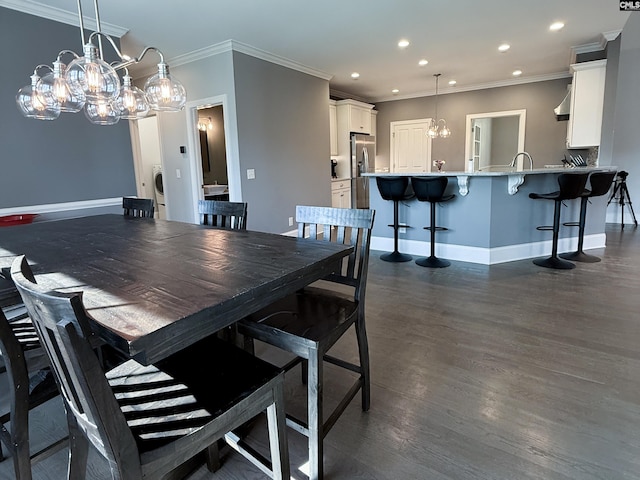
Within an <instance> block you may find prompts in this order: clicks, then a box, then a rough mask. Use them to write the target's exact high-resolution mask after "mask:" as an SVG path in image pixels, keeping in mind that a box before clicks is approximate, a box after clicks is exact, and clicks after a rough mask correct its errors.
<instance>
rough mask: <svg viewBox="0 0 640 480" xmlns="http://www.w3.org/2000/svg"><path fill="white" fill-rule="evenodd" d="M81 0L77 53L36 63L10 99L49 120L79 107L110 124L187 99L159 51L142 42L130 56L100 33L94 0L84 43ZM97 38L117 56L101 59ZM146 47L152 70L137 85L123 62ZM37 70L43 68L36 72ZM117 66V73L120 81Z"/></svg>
mask: <svg viewBox="0 0 640 480" xmlns="http://www.w3.org/2000/svg"><path fill="white" fill-rule="evenodd" d="M81 1H82V0H78V17H79V22H80V36H81V38H82V44H83V56H79V55H77V54H76V53H75V52H73V51H71V50H62V51H61V52H60V53H59V54H58V57H57V58H56V60H55V61H54V62H53V63H52V66H49V65H42V64H41V65H38V66H37V67H36V68H35V69H34V71H33V75H31V83H30V84H29V85H27V86H25V87H23V88H21V89H20V90H19V91H18V94H17V95H16V104H17V106H18V109H19V110H20V111H21V112H22V114H23V115H24V116H25V117H27V118H35V119H38V120H55V119H57V118H58V117H59V116H60V113H62V112H64V113H78V112H79V111H80V110H83V111H84V114H85V116H86V117H87V119H88V120H89V121H90V122H91V123H94V124H96V125H114V124H115V123H117V122H118V121H119V120H120V119H127V120H136V119H140V118H144V117H145V116H146V115H147V114H148V113H149V112H150V111H151V110H155V111H161V112H177V111H180V110H182V109H183V107H184V105H185V103H186V101H187V94H186V91H185V89H184V87H183V86H182V84H181V83H180V82H179V81H178V80H176V79H175V78H174V77H172V76H171V75H170V74H169V66H168V65H167V64H166V63H165V61H164V56H163V55H162V52H160V50H158V49H157V48H155V47H145V48H144V49H143V50H142V52H141V53H140V55H138V57H136V58H130V57H128V56H127V55H123V54H122V53H121V52H120V49H119V48H118V46H117V45H116V43H115V42H114V40H113V39H112V38H111V37H110V36H109V35H106V34H104V33H102V32H101V28H100V14H99V10H98V0H94V8H95V13H96V25H97V30H96V31H95V32H93V33H91V34H90V35H89V37H88V39H87V40H86V42H85V32H84V21H83V16H82V4H81ZM103 39H105V40H106V41H107V42H108V43H109V44H110V45H111V46H112V47H113V49H114V50H115V52H116V54H117V56H118V58H119V60H118V61H116V62H113V63H111V64H109V63H107V62H105V61H104V56H103V53H102V40H103ZM96 42H97V44H98V46H96ZM150 51H153V52H155V53H156V54H158V56H159V57H160V62H159V63H158V71H157V73H156V74H155V75H153V76H151V77H149V79H147V81H146V82H145V85H144V89H143V90H141V89H139V88H138V87H136V86H135V85H133V82H132V78H131V76H130V75H129V70H128V68H127V67H129V66H131V65H134V64H136V63H138V62H140V61H141V60H142V58H143V57H144V56H145V55H146V54H147V53H148V52H150ZM66 57H70V58H71V61H70V62H69V64H65V63H63V59H64V58H66ZM43 70H48V72H47V73H46V74H44V75H43V76H41V72H42V71H43ZM118 71H122V72H123V76H122V82H121V81H120V77H119V74H118Z"/></svg>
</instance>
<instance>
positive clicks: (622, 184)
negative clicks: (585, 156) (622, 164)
mask: <svg viewBox="0 0 640 480" xmlns="http://www.w3.org/2000/svg"><path fill="white" fill-rule="evenodd" d="M628 176H629V172H625V171H624V170H622V171H620V172H618V178H619V179H617V180H616V182H615V187H614V188H613V192H611V196H610V197H609V201H608V202H607V206H609V204H610V203H611V200H614V199H615V200H616V201H617V203H618V204H619V205H620V207H622V229H623V230H624V206H625V203H626V205H627V206H628V207H629V210H630V211H631V216H632V217H633V223H634V224H635V226H636V227H637V226H638V221H637V220H636V214H635V212H634V211H633V205H632V204H631V197H630V196H629V190H628V189H627V177H628Z"/></svg>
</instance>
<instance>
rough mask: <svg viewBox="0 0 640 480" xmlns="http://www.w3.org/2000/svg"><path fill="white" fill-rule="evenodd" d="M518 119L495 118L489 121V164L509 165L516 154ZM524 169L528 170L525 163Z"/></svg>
mask: <svg viewBox="0 0 640 480" xmlns="http://www.w3.org/2000/svg"><path fill="white" fill-rule="evenodd" d="M519 125H520V122H519V121H518V117H497V118H493V119H491V132H492V134H491V163H492V164H494V165H509V164H510V163H511V161H512V160H513V157H514V155H515V154H516V153H518V130H519ZM523 165H524V168H529V166H528V165H527V162H525V163H523Z"/></svg>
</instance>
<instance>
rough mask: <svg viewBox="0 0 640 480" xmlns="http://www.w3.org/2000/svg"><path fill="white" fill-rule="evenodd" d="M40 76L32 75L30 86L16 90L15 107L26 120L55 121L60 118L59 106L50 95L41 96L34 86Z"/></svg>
mask: <svg viewBox="0 0 640 480" xmlns="http://www.w3.org/2000/svg"><path fill="white" fill-rule="evenodd" d="M39 81H40V76H39V75H38V74H36V73H34V74H33V75H32V76H31V85H27V86H25V87H22V88H21V89H20V90H18V94H17V95H16V105H17V106H18V109H19V110H20V112H21V113H22V115H24V116H25V117H27V118H35V119H38V120H55V119H56V118H58V117H59V116H60V104H59V103H58V102H57V101H56V99H55V97H54V96H53V95H52V94H51V93H45V94H41V93H39V92H38V90H37V88H36V86H37V84H38V82H39Z"/></svg>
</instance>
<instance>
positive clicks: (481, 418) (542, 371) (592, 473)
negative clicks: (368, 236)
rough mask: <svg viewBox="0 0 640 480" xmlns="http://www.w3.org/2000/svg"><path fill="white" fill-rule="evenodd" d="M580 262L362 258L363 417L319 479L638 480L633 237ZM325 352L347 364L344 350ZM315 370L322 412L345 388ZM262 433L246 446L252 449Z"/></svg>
mask: <svg viewBox="0 0 640 480" xmlns="http://www.w3.org/2000/svg"><path fill="white" fill-rule="evenodd" d="M589 253H592V254H595V255H598V256H601V257H602V262H600V263H594V264H578V266H577V268H576V269H574V270H569V271H566V270H565V271H560V270H548V269H544V268H541V267H537V266H535V265H533V264H532V263H531V261H530V260H523V261H518V262H510V263H505V264H500V265H493V266H491V267H488V266H483V265H476V264H470V263H462V262H455V261H454V262H452V265H451V266H450V267H449V268H445V269H426V268H422V267H419V266H417V265H415V264H414V263H413V262H411V263H402V264H390V263H385V262H382V261H380V260H379V258H378V257H379V254H380V252H372V255H371V263H370V269H369V283H368V289H367V325H368V334H369V343H370V352H371V362H372V379H373V385H372V396H371V398H372V407H371V410H370V411H369V412H368V413H362V411H361V410H360V405H359V401H354V402H353V403H352V404H351V405H350V406H349V408H348V409H347V411H346V412H345V414H344V415H343V417H342V418H341V419H340V420H339V421H338V423H337V424H336V426H335V427H334V428H333V430H332V431H331V432H330V433H329V435H328V436H327V437H326V439H325V445H326V447H325V472H326V475H325V478H327V479H377V480H397V479H455V480H458V479H469V480H471V479H473V480H477V479H509V480H511V479H514V480H516V479H517V480H521V479H544V480H553V479H558V480H559V479H580V480H582V479H607V480H609V479H640V314H639V311H640V232H639V231H638V230H636V229H634V228H631V227H630V226H627V227H626V228H625V230H624V231H622V230H621V229H620V226H618V225H610V226H608V228H607V248H606V249H599V250H591V251H589ZM335 350H336V353H338V354H341V355H344V356H347V357H350V358H352V359H355V357H356V355H357V353H356V349H355V337H354V336H347V337H346V338H344V339H343V340H341V342H340V343H339V344H338V345H336V347H335ZM258 351H259V352H260V353H261V354H263V355H265V356H267V357H268V358H270V359H272V360H279V357H280V354H279V353H277V352H273V351H271V350H269V351H267V350H266V348H264V347H260V348H259V350H258ZM325 372H326V376H327V377H328V379H327V385H326V387H325V395H326V397H327V398H328V400H327V403H329V404H330V405H331V400H332V399H334V398H336V394H335V392H336V390H339V389H340V388H341V387H343V386H344V385H346V384H347V381H346V380H347V379H346V378H344V377H342V376H341V375H347V374H343V373H342V372H338V371H337V370H336V369H334V368H332V367H331V366H330V365H327V366H326V368H325ZM2 377H4V375H3V376H2ZM0 380H3V381H4V379H1V378H0ZM2 388H6V382H4V384H3V385H2ZM304 398H305V390H304V386H302V385H301V384H300V377H299V375H296V374H295V372H292V374H291V375H289V377H288V379H287V402H288V408H291V409H294V410H298V411H299V412H300V411H302V412H303V411H304ZM262 423H263V422H258V424H257V425H256V426H255V428H254V430H253V431H252V434H251V437H252V440H254V441H257V442H258V443H261V444H263V445H264V444H266V437H265V430H264V428H263V425H262ZM32 424H33V434H32V435H33V436H34V437H35V441H36V443H38V442H43V441H46V439H48V438H50V437H52V436H55V435H57V433H55V429H56V426H57V428H61V427H60V426H61V425H64V418H63V414H62V409H61V405H60V403H59V402H52V403H50V404H49V405H47V406H46V407H44V408H41V409H40V411H39V412H37V413H36V414H35V416H34V417H33V421H32ZM289 443H290V451H291V461H292V473H293V474H294V475H295V476H296V477H300V475H299V471H298V467H300V465H301V464H303V463H304V461H305V456H306V441H305V439H304V437H302V436H300V435H298V434H296V433H294V432H291V431H290V434H289ZM65 466H66V452H64V451H63V452H60V453H58V454H56V455H55V456H54V457H51V458H49V459H47V460H45V461H44V462H42V463H40V464H38V465H37V466H36V467H35V469H34V474H35V475H34V476H35V479H56V480H58V479H60V478H63V477H64V472H65ZM90 467H91V468H90V473H89V476H88V478H95V479H100V480H101V479H109V478H111V477H110V474H109V472H108V471H107V470H106V466H105V464H104V463H103V462H102V461H101V460H100V459H97V458H95V456H94V457H92V458H91V465H90ZM5 478H7V479H8V478H13V471H12V466H11V462H10V460H5V461H4V462H2V463H0V479H5ZM191 478H193V479H197V480H205V479H225V480H226V479H253V478H265V477H264V476H263V475H262V474H261V473H260V472H259V471H257V470H256V469H255V468H253V467H252V466H250V465H248V464H247V462H246V461H245V460H244V459H243V458H242V457H240V456H239V455H237V454H235V453H229V454H228V455H226V457H225V459H224V464H223V467H222V469H221V470H220V471H219V472H218V473H216V474H211V473H209V472H207V471H206V469H205V468H204V467H202V468H200V469H199V470H197V471H196V472H195V473H194V474H193V476H192V477H191Z"/></svg>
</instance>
